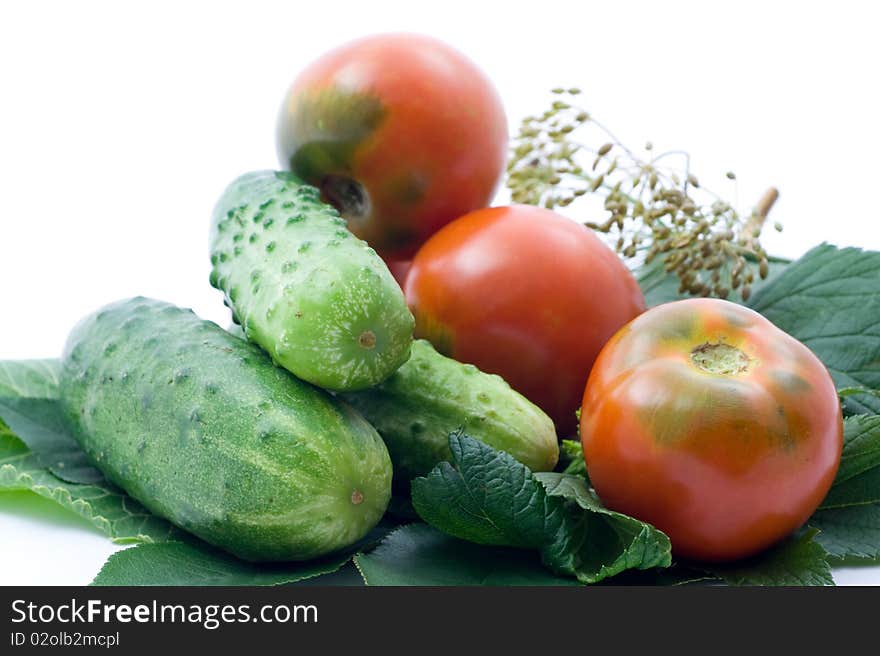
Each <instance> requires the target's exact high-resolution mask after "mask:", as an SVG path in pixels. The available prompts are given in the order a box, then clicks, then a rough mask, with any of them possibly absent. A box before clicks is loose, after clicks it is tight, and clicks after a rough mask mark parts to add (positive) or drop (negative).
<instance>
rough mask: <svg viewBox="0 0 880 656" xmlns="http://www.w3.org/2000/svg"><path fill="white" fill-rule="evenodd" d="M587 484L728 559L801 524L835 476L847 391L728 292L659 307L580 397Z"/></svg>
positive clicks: (680, 539) (694, 547)
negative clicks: (842, 395)
mask: <svg viewBox="0 0 880 656" xmlns="http://www.w3.org/2000/svg"><path fill="white" fill-rule="evenodd" d="M581 441H582V443H583V447H584V459H585V460H586V463H587V471H588V473H589V475H590V481H591V483H592V485H593V487H594V488H595V489H596V492H597V493H598V494H599V496H600V497H601V499H602V500H603V502H604V503H605V504H606V505H607V506H608V507H609V508H612V509H614V510H618V511H620V512H624V513H627V514H629V515H632V516H634V517H638V518H639V519H642V520H644V521H646V522H649V523H651V524H654V525H655V526H656V527H657V528H659V529H661V530H662V531H664V532H665V533H666V534H667V535H669V537H670V539H671V540H672V548H673V551H674V552H675V553H677V554H678V555H680V556H684V557H687V558H694V559H698V560H707V561H726V560H733V559H737V558H742V557H745V556H749V555H751V554H754V553H757V552H758V551H760V550H762V549H764V548H766V547H768V546H770V545H771V544H773V543H774V542H777V541H778V540H780V539H781V538H783V537H785V536H786V535H788V534H790V533H791V532H792V531H794V530H795V529H796V528H798V527H799V526H801V525H802V524H803V523H804V522H805V521H806V520H807V518H809V516H810V515H811V514H812V513H813V511H814V510H815V509H816V508H817V507H818V505H819V504H820V503H821V502H822V499H823V498H824V497H825V495H826V493H827V492H828V489H829V488H830V487H831V483H832V481H833V479H834V476H835V473H836V472H837V467H838V464H839V462H840V453H841V449H842V445H843V419H842V416H841V410H840V401H839V399H838V396H837V391H836V389H835V386H834V382H833V381H832V380H831V377H830V376H829V374H828V371H827V370H826V369H825V367H824V366H823V365H822V363H821V362H820V361H819V359H818V358H817V357H816V356H815V355H813V353H812V352H811V351H810V350H809V349H808V348H807V347H806V346H804V345H803V344H801V343H800V342H798V341H797V340H796V339H794V338H793V337H791V336H790V335H787V334H786V333H784V332H782V331H781V330H779V329H778V328H776V327H775V326H774V325H773V324H771V323H770V322H769V321H768V320H767V319H765V318H764V317H762V316H761V315H760V314H757V313H756V312H753V311H752V310H749V309H747V308H744V307H741V306H739V305H736V304H734V303H729V302H727V301H720V300H716V299H694V300H685V301H677V302H675V303H668V304H666V305H661V306H658V307H655V308H653V309H651V310H649V311H648V312H646V313H644V314H643V315H641V316H640V317H638V318H637V319H636V320H635V321H633V322H632V323H630V324H628V325H627V326H626V327H624V328H623V329H621V330H620V332H618V333H617V334H616V335H615V336H614V337H613V338H612V339H611V341H609V342H608V344H607V345H606V346H605V348H604V349H603V350H602V353H601V354H600V356H599V359H598V360H597V361H596V364H595V366H594V367H593V372H592V374H591V375H590V380H589V383H588V384H587V388H586V391H585V393H584V400H583V406H582V408H581Z"/></svg>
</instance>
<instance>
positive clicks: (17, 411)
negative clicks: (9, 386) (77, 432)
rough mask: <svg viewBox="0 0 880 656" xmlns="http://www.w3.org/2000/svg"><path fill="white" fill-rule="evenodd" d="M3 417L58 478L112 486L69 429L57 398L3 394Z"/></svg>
mask: <svg viewBox="0 0 880 656" xmlns="http://www.w3.org/2000/svg"><path fill="white" fill-rule="evenodd" d="M0 419H2V420H3V421H4V422H5V423H6V425H7V426H8V427H9V429H10V430H11V432H12V433H14V434H15V435H16V436H17V437H18V438H19V439H20V440H21V441H22V442H24V443H25V444H26V445H27V447H28V448H29V449H30V450H31V452H32V453H33V454H34V456H35V457H36V458H37V460H38V461H39V463H40V464H41V465H42V466H43V467H46V468H47V469H49V470H50V471H51V472H52V473H53V474H54V475H55V476H57V477H58V478H60V479H62V480H64V481H67V482H68V483H82V484H87V485H102V486H104V487H109V483H107V481H106V480H105V479H104V476H103V474H101V472H99V471H98V470H97V469H96V468H95V467H94V466H93V465H92V463H91V461H90V460H89V458H88V456H86V454H85V452H84V451H83V450H82V448H81V447H80V446H79V444H77V442H76V440H74V439H73V437H72V436H71V435H70V433H69V432H68V430H67V424H66V423H65V421H64V416H63V413H62V411H61V406H60V404H59V403H58V401H57V399H47V398H29V397H6V396H0Z"/></svg>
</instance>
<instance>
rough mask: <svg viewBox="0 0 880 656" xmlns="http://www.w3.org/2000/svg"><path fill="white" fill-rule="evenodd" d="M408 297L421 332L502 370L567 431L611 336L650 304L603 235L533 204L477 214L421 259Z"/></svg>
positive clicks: (438, 239)
mask: <svg viewBox="0 0 880 656" xmlns="http://www.w3.org/2000/svg"><path fill="white" fill-rule="evenodd" d="M405 290H406V298H407V302H408V303H409V305H410V308H411V309H412V311H413V314H414V315H415V318H416V334H417V335H418V336H420V337H426V338H427V339H428V340H430V341H431V342H433V344H434V345H435V346H436V347H437V348H438V350H440V351H441V352H443V353H446V354H447V355H450V356H452V357H454V358H456V359H458V360H461V361H463V362H470V363H472V364H475V365H476V366H477V367H479V368H480V369H482V370H483V371H487V372H490V373H496V374H499V375H501V376H502V377H503V378H504V379H505V380H507V382H509V383H510V385H511V386H512V387H513V388H514V389H516V390H518V391H519V392H520V393H522V394H523V395H525V396H526V397H527V398H529V399H530V400H531V401H532V402H534V403H535V404H537V405H538V406H539V407H540V408H542V409H543V410H544V411H545V412H546V413H547V414H549V415H550V416H551V417H552V418H553V420H554V421H555V422H556V426H557V429H558V430H559V432H560V433H561V434H563V435H566V434H572V433H574V431H575V428H576V426H577V420H576V415H575V413H576V411H577V408H578V406H579V405H580V401H581V396H582V394H583V390H584V385H585V384H586V381H587V376H588V375H589V372H590V368H591V367H592V365H593V361H594V360H595V358H596V356H597V355H598V354H599V350H600V349H601V348H602V346H603V345H604V344H605V342H606V341H607V340H608V339H609V338H610V337H611V336H612V335H613V334H614V333H615V332H616V331H617V330H618V329H619V328H620V327H621V326H623V325H624V324H625V323H627V322H628V321H629V320H630V319H632V318H633V317H635V316H636V315H638V314H639V313H640V312H642V311H643V310H644V309H645V301H644V297H643V296H642V292H641V290H640V289H639V286H638V283H637V282H636V280H635V278H634V277H633V276H632V274H630V272H629V270H628V269H627V268H626V266H625V265H624V264H623V262H621V260H620V258H618V257H617V255H615V253H614V252H613V251H612V250H611V249H610V248H608V247H607V246H606V245H605V244H603V243H602V242H601V241H600V240H599V238H598V237H596V235H595V234H594V233H593V232H592V231H591V230H589V229H588V228H586V227H584V226H583V225H581V224H578V223H575V222H574V221H571V220H569V219H566V218H565V217H562V216H560V215H558V214H556V213H554V212H551V211H549V210H545V209H541V208H537V207H530V206H525V205H513V206H510V207H493V208H489V209H483V210H478V211H476V212H472V213H470V214H468V215H466V216H464V217H462V218H460V219H458V220H457V221H454V222H452V223H450V224H449V225H448V226H446V227H445V228H443V229H442V230H441V231H440V232H438V233H437V234H436V235H434V236H433V237H432V238H431V239H430V240H428V242H427V243H426V244H425V245H424V246H423V247H422V249H421V250H420V251H419V252H418V253H417V254H416V257H415V258H414V259H413V262H412V266H411V268H410V271H409V275H408V276H407V279H406V285H405Z"/></svg>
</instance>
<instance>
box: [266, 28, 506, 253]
mask: <svg viewBox="0 0 880 656" xmlns="http://www.w3.org/2000/svg"><path fill="white" fill-rule="evenodd" d="M506 154H507V119H506V117H505V114H504V108H503V107H502V105H501V101H500V99H499V97H498V94H497V92H496V91H495V88H494V87H493V86H492V84H491V82H490V81H489V80H488V78H486V76H485V75H484V74H483V73H482V72H481V71H480V70H479V69H478V68H477V67H476V66H475V65H474V64H473V63H472V62H471V61H470V60H469V59H467V58H466V57H465V56H464V55H462V54H461V53H459V52H458V51H456V50H454V49H453V48H451V47H450V46H448V45H446V44H444V43H442V42H440V41H437V40H436V39H432V38H429V37H425V36H418V35H414V34H386V35H377V36H371V37H367V38H364V39H360V40H358V41H353V42H351V43H348V44H346V45H343V46H341V47H339V48H336V49H335V50H332V51H331V52H328V53H327V54H325V55H324V56H322V57H321V58H319V59H318V60H317V61H315V62H313V63H312V64H311V65H310V66H308V67H307V68H306V69H305V70H304V71H303V72H302V73H301V74H300V76H299V77H298V78H297V79H296V80H295V81H294V83H293V85H292V87H291V88H290V90H289V91H288V93H287V96H286V97H285V99H284V103H283V105H282V109H281V114H280V117H279V120H278V156H279V159H280V160H281V164H282V166H284V167H288V168H290V169H291V170H293V171H294V172H295V173H297V174H298V175H299V176H301V177H302V178H304V179H305V180H306V181H308V182H309V183H311V184H314V185H316V186H318V187H319V188H320V189H321V190H322V193H323V196H324V199H325V200H327V201H329V202H331V203H333V204H334V205H336V207H337V209H339V210H340V212H341V213H342V215H343V216H344V217H345V218H346V219H348V222H349V227H350V228H351V229H352V231H353V232H354V233H355V234H356V235H358V236H359V237H361V238H362V239H366V240H367V241H368V242H369V243H370V245H372V246H373V248H375V249H376V250H377V251H378V252H379V253H380V254H381V255H382V256H383V257H386V258H387V259H392V260H401V259H408V258H409V257H411V256H412V255H413V253H415V251H416V250H417V248H418V247H419V246H420V245H421V244H422V242H424V241H425V239H427V238H428V237H429V236H430V235H432V234H433V233H434V232H436V231H437V230H438V229H439V228H440V227H442V226H443V225H445V224H446V223H448V222H449V221H452V220H453V219H455V218H456V217H459V216H461V215H462V214H464V213H466V212H470V211H471V210H473V209H476V208H479V207H485V206H486V205H487V204H488V203H489V201H490V200H491V199H492V197H493V195H494V193H495V191H496V189H497V188H498V184H499V182H500V180H501V176H502V174H503V172H504V163H505V161H506Z"/></svg>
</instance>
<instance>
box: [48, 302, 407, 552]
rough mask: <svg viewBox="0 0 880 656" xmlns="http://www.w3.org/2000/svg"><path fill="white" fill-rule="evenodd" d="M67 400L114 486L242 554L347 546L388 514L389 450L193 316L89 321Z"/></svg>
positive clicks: (65, 390) (345, 414)
mask: <svg viewBox="0 0 880 656" xmlns="http://www.w3.org/2000/svg"><path fill="white" fill-rule="evenodd" d="M61 399H62V403H63V405H64V409H65V413H66V415H67V417H68V419H69V422H70V426H71V428H72V431H73V433H74V435H75V437H76V439H77V440H78V442H79V443H80V444H81V446H82V447H83V449H84V450H85V451H86V453H88V455H89V456H90V457H91V458H92V460H93V461H94V463H95V465H96V466H97V467H98V468H99V469H100V470H101V471H102V472H104V474H105V475H106V476H107V478H108V479H110V480H111V481H112V482H114V483H115V484H117V485H118V486H119V487H121V488H122V489H124V490H125V491H126V492H128V494H130V495H131V496H132V497H134V498H135V499H137V500H138V501H140V502H141V503H142V504H144V505H145V506H146V507H147V508H149V509H150V510H151V511H153V512H154V513H156V514H157V515H161V516H162V517H165V518H167V519H169V520H170V521H172V522H173V523H175V524H177V525H178V526H180V527H181V528H183V529H186V530H187V531H190V532H192V533H194V534H195V535H197V536H199V537H201V538H202V539H204V540H206V541H207V542H210V543H212V544H214V545H217V546H219V547H221V548H223V549H225V550H227V551H229V552H231V553H233V554H235V555H237V556H239V557H241V558H245V559H248V560H300V559H307V558H312V557H315V556H320V555H321V554H325V553H328V552H331V551H335V550H338V549H341V548H343V547H346V546H348V545H351V544H352V543H354V542H356V541H357V540H359V539H360V538H361V537H363V536H364V535H365V534H366V533H367V532H368V531H369V530H370V529H371V528H372V527H373V526H374V525H375V524H376V523H377V522H378V521H379V519H380V518H381V517H382V514H383V513H384V511H385V508H386V506H387V504H388V500H389V497H390V493H391V462H390V460H389V458H388V452H387V449H386V448H385V445H384V444H383V443H382V440H381V439H380V437H379V435H377V434H376V431H375V430H374V429H373V428H372V426H370V425H369V424H368V423H367V422H366V421H365V420H364V419H363V418H362V417H361V416H360V414H358V413H357V412H356V411H355V410H353V409H352V408H351V407H350V406H348V405H347V404H345V403H344V402H342V401H341V400H338V399H334V398H333V397H332V396H331V395H329V394H328V393H326V392H324V391H323V390H319V389H317V388H315V387H313V386H312V385H309V384H308V383H305V382H302V381H300V380H297V379H296V378H295V377H294V376H292V375H290V374H289V373H288V372H286V371H284V370H283V369H280V368H278V367H276V366H275V365H273V364H272V361H271V360H270V358H269V357H268V356H267V355H266V354H265V353H264V352H263V351H262V350H260V349H259V348H258V347H256V346H254V345H252V344H249V343H247V342H245V341H243V340H241V339H238V338H236V337H233V336H232V335H230V334H229V333H227V332H226V331H225V330H223V329H222V328H220V327H219V326H217V325H216V324H213V323H210V322H208V321H201V320H200V319H198V317H196V316H195V315H194V314H193V313H192V312H191V311H189V310H183V309H180V308H177V307H175V306H173V305H169V304H166V303H162V302H160V301H154V300H150V299H144V298H137V299H131V300H127V301H120V302H118V303H114V304H112V305H109V306H107V307H105V308H103V309H102V310H100V311H98V312H97V313H96V314H93V315H91V316H89V317H87V318H86V319H84V320H83V321H82V322H80V324H79V325H78V326H77V327H76V328H75V329H74V331H73V332H72V333H71V335H70V337H69V339H68V342H67V346H66V348H65V353H64V360H63V367H62V374H61Z"/></svg>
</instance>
